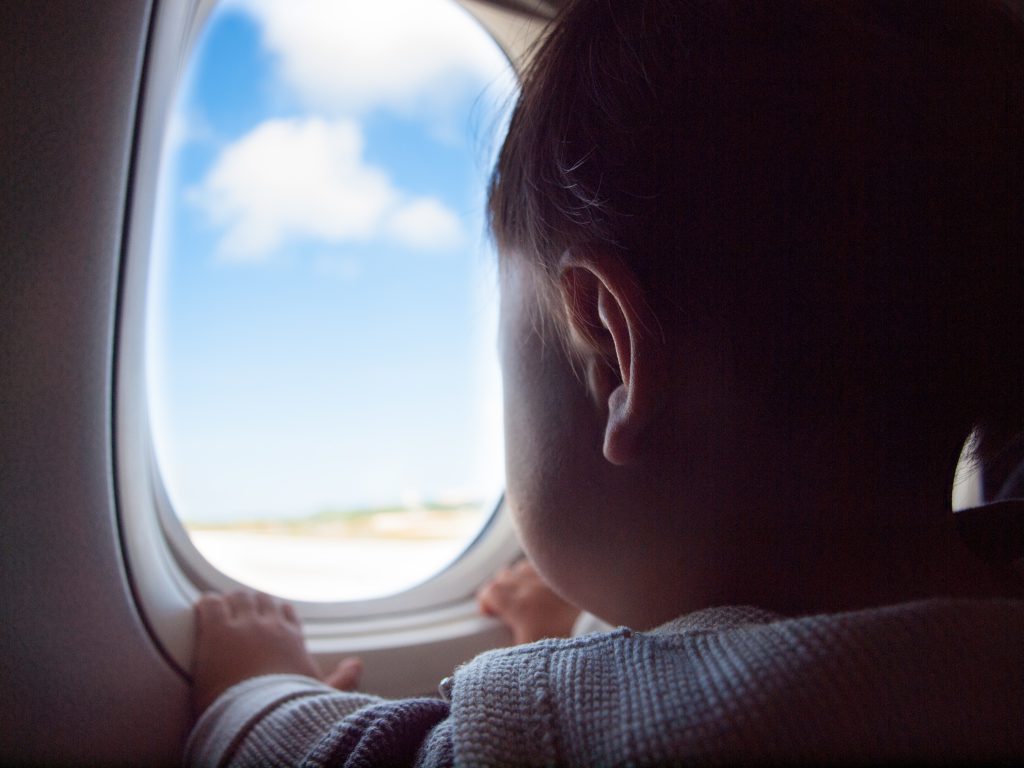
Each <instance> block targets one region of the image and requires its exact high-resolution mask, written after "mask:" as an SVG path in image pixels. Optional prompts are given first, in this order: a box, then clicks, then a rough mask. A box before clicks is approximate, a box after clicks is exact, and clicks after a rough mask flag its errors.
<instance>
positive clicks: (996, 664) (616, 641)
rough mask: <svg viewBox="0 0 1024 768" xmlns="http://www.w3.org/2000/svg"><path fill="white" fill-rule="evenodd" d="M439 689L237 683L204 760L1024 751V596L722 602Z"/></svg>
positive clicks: (207, 736) (929, 757)
mask: <svg viewBox="0 0 1024 768" xmlns="http://www.w3.org/2000/svg"><path fill="white" fill-rule="evenodd" d="M442 694H443V697H442V698H441V699H410V700H404V701H387V700H383V699H379V698H376V697H373V696H368V695H364V694H354V693H348V694H346V693H339V692H337V691H335V690H333V689H331V688H328V687H326V686H324V685H322V684H320V683H318V682H316V681H314V680H311V679H309V678H305V677H300V676H291V675H271V676H267V677H260V678H254V679H252V680H248V681H245V682H243V683H240V684H239V685H236V686H235V687H233V688H232V689H230V690H229V691H227V692H226V693H225V694H224V695H222V696H221V697H220V698H219V699H218V700H217V701H216V702H215V703H214V705H213V706H212V707H211V708H210V709H209V710H208V711H207V712H206V713H205V714H204V715H203V717H202V719H201V720H200V721H199V723H198V724H197V725H196V727H195V729H194V731H193V732H192V735H191V738H190V740H189V744H188V747H187V755H186V761H187V762H188V763H189V764H195V765H225V764H231V765H292V764H306V765H324V766H326V765H395V764H415V765H450V764H458V765H510V764H515V765H553V764H560V765H584V764H586V765H621V764H659V765H661V764H666V763H723V762H725V763H731V762H749V761H752V760H757V761H772V762H793V761H804V762H808V761H816V762H817V761H827V762H836V761H843V762H850V761H871V762H879V761H894V760H900V761H908V760H912V761H921V760H926V761H930V762H959V761H963V760H972V761H982V760H985V761H989V760H993V759H1004V760H1016V761H1021V760H1024V601H1015V600H986V601H969V600H961V601H951V600H930V601H925V602H917V603H908V604H904V605H895V606H889V607H884V608H877V609H872V610H864V611H858V612H854V613H842V614H831V615H819V616H807V617H802V618H795V619H794V618H781V617H778V616H774V615H772V614H769V613H766V612H764V611H760V610H757V609H753V608H716V609H711V610H707V611H701V612H699V613H696V614H691V615H689V616H685V617H683V618H681V619H677V620H676V621H673V622H670V623H669V624H666V625H665V626H663V627H660V628H659V629H657V630H655V631H653V632H648V633H637V632H632V631H630V630H628V629H617V630H615V631H613V632H608V633H603V634H593V635H587V636H585V637H580V638H575V639H571V640H546V641H542V642H539V643H534V644H531V645H526V646H519V647H516V648H507V649H502V650H497V651H490V652H488V653H484V654H482V655H480V656H478V657H477V658H476V659H474V660H473V661H471V662H469V663H468V664H465V665H464V666H462V667H460V668H459V669H457V670H456V671H455V673H454V675H453V676H452V677H451V678H449V679H448V680H446V681H444V683H443V684H442Z"/></svg>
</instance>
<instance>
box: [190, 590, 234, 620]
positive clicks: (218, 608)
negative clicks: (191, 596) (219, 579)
mask: <svg viewBox="0 0 1024 768" xmlns="http://www.w3.org/2000/svg"><path fill="white" fill-rule="evenodd" d="M194 610H195V614H196V618H197V619H198V621H199V624H200V625H204V624H210V623H213V622H219V623H224V622H225V621H227V619H228V617H229V616H230V615H231V610H230V608H228V604H227V602H226V601H225V600H224V598H223V597H222V596H221V595H218V594H215V593H213V592H206V593H204V594H202V595H200V596H199V599H198V600H197V601H196V604H195V607H194Z"/></svg>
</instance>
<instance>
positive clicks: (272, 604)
mask: <svg viewBox="0 0 1024 768" xmlns="http://www.w3.org/2000/svg"><path fill="white" fill-rule="evenodd" d="M256 611H257V612H258V613H265V614H268V615H269V614H273V613H276V612H277V602H276V601H275V600H274V598H272V597H271V596H270V595H268V594H266V593H265V592H257V593H256Z"/></svg>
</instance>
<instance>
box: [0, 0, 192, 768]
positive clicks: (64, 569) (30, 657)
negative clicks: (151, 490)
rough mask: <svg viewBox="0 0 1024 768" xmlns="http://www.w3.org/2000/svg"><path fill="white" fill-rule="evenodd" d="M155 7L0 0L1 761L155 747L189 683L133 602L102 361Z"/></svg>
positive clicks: (167, 743) (167, 732) (145, 756)
mask: <svg viewBox="0 0 1024 768" xmlns="http://www.w3.org/2000/svg"><path fill="white" fill-rule="evenodd" d="M150 11H151V8H150V3H149V2H148V0H147V1H143V0H101V1H96V2H89V3H83V2H77V3H76V2H61V3H40V2H38V0H5V2H4V3H3V4H2V5H0V36H2V38H3V43H2V45H0V61H2V64H0V73H2V75H0V77H2V78H3V79H2V90H0V113H2V114H3V120H2V125H3V127H2V128H0V131H2V141H0V157H2V160H0V163H2V165H0V174H2V175H0V178H2V192H0V195H2V205H0V233H2V236H3V241H2V244H0V515H2V518H0V542H2V558H0V605H2V606H3V621H2V622H0V643H2V645H0V689H2V691H3V697H2V700H0V764H4V765H7V764H10V763H26V762H28V763H43V764H74V765H84V764H96V763H101V764H116V763H128V764H146V765H156V764H170V763H176V762H178V760H179V759H180V749H181V743H182V739H183V738H184V735H185V729H186V727H187V688H186V685H185V682H184V681H183V679H182V678H181V676H180V675H179V674H177V673H176V672H174V671H173V670H172V669H171V667H170V666H169V665H168V664H167V662H166V661H165V660H164V659H163V657H162V656H161V655H160V654H159V652H158V651H157V649H156V648H155V647H154V645H153V643H152V641H151V640H150V638H149V635H148V634H147V632H146V630H145V628H144V626H143V624H142V622H141V620H140V617H139V615H138V613H137V612H136V610H135V606H134V604H133V601H132V599H131V595H130V591H129V585H128V580H127V577H126V573H125V564H124V561H123V558H122V555H121V550H120V546H119V542H118V530H117V518H116V510H115V503H114V487H113V482H114V481H113V469H112V456H113V451H112V445H111V440H112V435H111V424H112V417H111V413H112V381H113V376H112V368H113V363H112V361H113V353H114V341H113V340H114V300H115V294H116V291H117V275H118V260H119V257H120V248H121V239H122V227H123V222H124V220H125V216H124V211H125V203H126V192H127V189H128V179H129V173H130V150H131V141H132V134H133V129H134V120H135V106H136V101H137V98H138V84H139V82H140V77H141V69H142V63H143V53H144V48H145V40H146V33H147V24H148V20H149V14H150Z"/></svg>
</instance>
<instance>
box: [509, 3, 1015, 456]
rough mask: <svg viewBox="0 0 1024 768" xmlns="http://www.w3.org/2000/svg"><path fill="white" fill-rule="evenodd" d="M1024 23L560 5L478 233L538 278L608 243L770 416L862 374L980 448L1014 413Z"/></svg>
mask: <svg viewBox="0 0 1024 768" xmlns="http://www.w3.org/2000/svg"><path fill="white" fill-rule="evenodd" d="M1022 40H1024V35H1022V27H1021V22H1020V19H1018V18H1015V17H1014V15H1013V14H1012V13H1011V11H1010V10H1009V9H1008V8H1006V7H1005V6H1003V5H1001V4H998V3H996V2H940V1H939V0H936V1H935V2H920V1H919V0H878V2H870V1H867V0H865V1H863V2H854V1H853V0H850V1H849V2H841V1H839V0H837V1H835V2H824V1H816V0H788V1H787V2H759V3H755V2H727V1H726V0H576V1H575V2H570V3H569V5H568V6H567V7H566V8H565V10H564V11H563V13H562V14H560V16H559V18H558V19H557V20H556V21H555V23H554V24H553V26H552V28H551V29H550V32H549V34H548V36H547V38H546V40H545V41H544V42H543V44H542V45H541V46H540V48H539V49H538V50H537V51H536V53H535V57H534V59H533V62H532V64H531V65H530V67H529V69H528V71H527V72H526V73H525V76H524V79H523V84H522V93H521V96H520V99H519V101H518V104H517V106H516V109H515V112H514V114H513V117H512V120H511V124H510V128H509V132H508V136H507V138H506V140H505V144H504V146H503V148H502V151H501V153H500V155H499V159H498V162H497V165H496V167H495V171H494V175H493V177H492V180H491V187H490V201H489V213H490V224H491V230H492V233H493V235H494V237H495V240H496V242H497V244H498V247H499V250H500V251H501V252H502V253H503V254H504V255H503V258H509V254H512V253H515V254H518V256H516V257H517V258H526V259H529V260H531V261H534V262H535V263H536V264H538V265H539V266H541V267H542V268H543V269H545V270H546V271H547V272H548V273H549V275H550V276H551V277H554V274H553V273H554V271H555V269H556V265H557V262H558V258H559V256H560V255H561V254H562V253H563V252H564V251H566V250H567V249H573V248H580V247H600V248H603V249H605V250H606V251H610V252H612V253H614V254H617V255H618V256H619V257H620V258H622V259H623V260H625V261H626V262H627V263H628V264H629V265H630V267H631V268H632V269H633V271H634V272H635V274H636V275H637V278H638V279H639V280H640V281H641V284H642V285H643V286H644V288H645V290H646V292H647V294H648V295H649V296H651V301H652V303H653V304H654V305H655V307H656V308H657V309H658V310H659V312H660V315H661V317H662V318H666V319H669V318H675V319H676V320H677V321H678V322H679V323H682V324H683V326H684V327H686V326H687V324H689V326H688V327H691V328H699V327H701V324H702V323H704V324H707V325H714V324H718V325H720V326H721V327H725V328H728V329H731V331H732V333H733V335H734V336H735V337H736V338H735V339H734V341H735V346H736V348H737V349H738V350H739V351H738V352H737V356H738V359H739V361H740V362H741V364H742V365H743V366H747V367H748V368H749V370H750V371H751V376H752V377H755V378H756V382H757V386H758V387H763V388H768V389H769V390H770V391H771V395H772V397H774V398H776V399H777V402H779V403H780V407H781V409H783V410H784V409H785V408H786V407H787V405H786V398H787V397H792V398H796V397H800V398H801V399H803V398H805V396H806V395H808V393H811V394H813V392H814V391H815V390H820V389H821V388H822V387H827V386H850V387H858V388H859V389H861V390H870V391H873V392H875V393H876V397H877V402H878V403H883V402H885V403H890V405H889V406H886V407H887V408H888V409H889V411H892V412H893V413H887V416H886V417H888V416H889V415H895V416H896V417H901V416H903V415H907V414H911V415H912V416H910V415H907V416H906V418H908V419H911V418H912V419H918V420H919V419H921V418H927V417H928V416H929V415H930V414H935V415H936V417H937V418H940V419H958V420H959V421H958V424H960V423H962V425H963V427H964V431H965V435H966V431H967V430H969V429H971V428H972V427H975V428H977V435H978V437H979V440H978V454H979V455H980V456H982V457H988V456H991V455H993V454H994V453H996V452H998V450H999V448H1000V446H1001V445H1002V444H1003V443H1004V442H1006V440H1008V439H1009V438H1011V437H1012V436H1013V435H1014V434H1017V433H1019V432H1021V431H1022V429H1024V269H1022V265H1024V241H1022V237H1021V234H1022V218H1024V211H1022V204H1024V195H1022V170H1024V162H1022V151H1024V150H1022V148H1024V110H1022V101H1024V45H1022ZM709 318H711V320H709ZM835 382H839V383H838V384H835ZM940 410H941V411H942V412H941V413H938V411H940ZM903 426H904V427H906V428H910V427H911V422H910V421H908V422H907V423H906V424H904V425H903Z"/></svg>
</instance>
